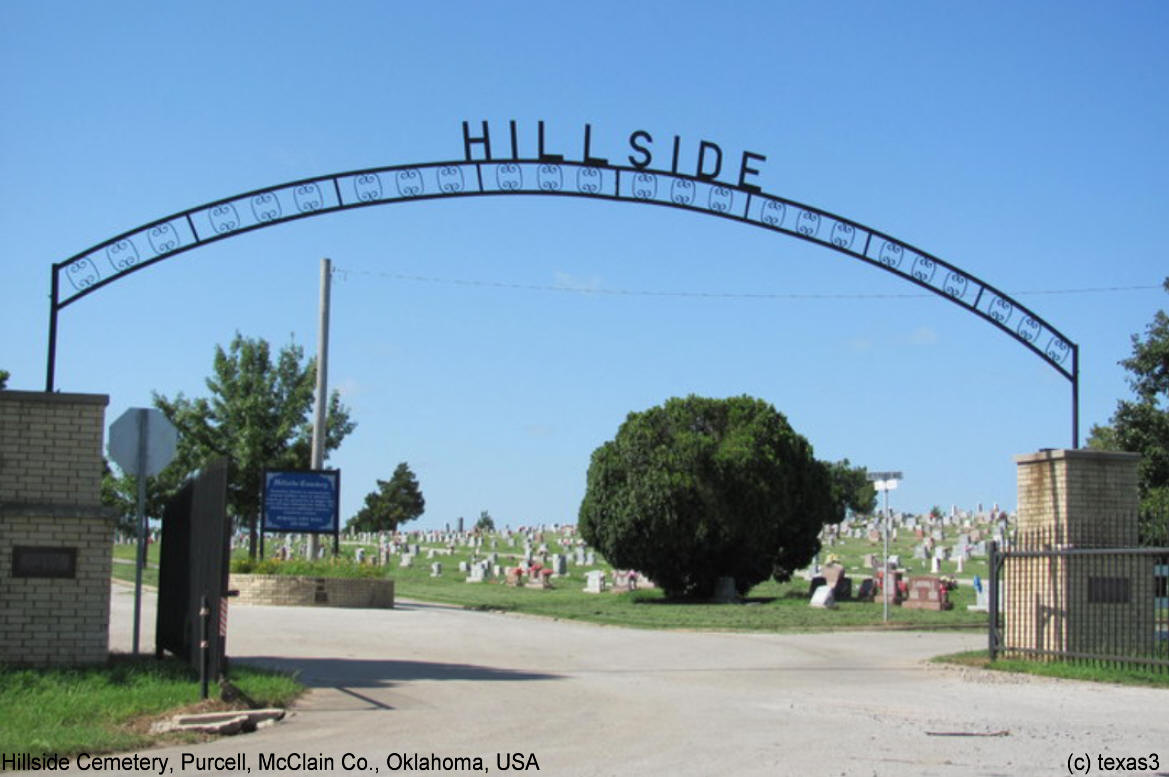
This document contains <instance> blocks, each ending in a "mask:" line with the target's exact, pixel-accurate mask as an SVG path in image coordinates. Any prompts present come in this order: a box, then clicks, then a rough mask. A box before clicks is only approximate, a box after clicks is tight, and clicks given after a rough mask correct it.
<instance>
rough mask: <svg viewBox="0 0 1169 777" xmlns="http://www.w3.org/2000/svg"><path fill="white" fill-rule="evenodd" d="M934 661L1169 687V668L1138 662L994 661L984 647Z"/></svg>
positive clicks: (991, 668) (1002, 670) (941, 657)
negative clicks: (1152, 666)
mask: <svg viewBox="0 0 1169 777" xmlns="http://www.w3.org/2000/svg"><path fill="white" fill-rule="evenodd" d="M932 660H933V661H934V662H935V663H940V664H958V665H960V666H970V667H975V668H978V669H990V670H993V671H997V672H1016V673H1020V674H1033V675H1039V676H1042V677H1058V678H1062V679H1065V680H1082V681H1084V682H1095V683H1118V684H1121V685H1150V686H1155V687H1159V688H1169V671H1165V670H1161V671H1158V670H1156V669H1154V668H1147V667H1142V666H1139V665H1135V664H1133V665H1127V666H1125V665H1119V666H1118V665H1117V664H1115V663H1112V662H1103V661H1033V660H1027V659H1018V658H1000V659H997V660H995V661H993V662H992V661H991V660H990V656H989V654H988V653H987V651H985V650H972V651H969V652H965V653H952V654H950V655H944V656H937V657H935V658H933V659H932Z"/></svg>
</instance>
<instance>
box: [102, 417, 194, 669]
mask: <svg viewBox="0 0 1169 777" xmlns="http://www.w3.org/2000/svg"><path fill="white" fill-rule="evenodd" d="M178 441H179V432H178V430H177V429H175V427H174V424H172V423H171V422H170V421H169V420H168V419H167V417H166V416H164V415H163V414H162V412H161V411H160V410H156V409H154V408H145V407H132V408H130V409H129V410H127V411H126V412H124V413H122V415H120V416H118V420H117V421H114V422H113V423H112V424H110V442H109V453H110V458H111V459H113V460H114V463H115V464H117V465H118V466H119V467H121V469H122V472H123V473H125V474H127V475H133V476H134V478H135V479H136V480H137V481H138V511H137V514H136V523H137V526H138V553H137V559H136V562H135V564H134V566H135V570H134V655H137V654H138V633H139V630H138V627H139V620H140V618H141V614H142V568H143V567H144V566H146V478H148V477H153V476H154V475H157V474H158V473H159V472H162V470H163V468H164V467H166V465H167V464H170V462H171V459H173V458H174V456H175V448H176V447H177V446H178Z"/></svg>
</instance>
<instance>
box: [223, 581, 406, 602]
mask: <svg viewBox="0 0 1169 777" xmlns="http://www.w3.org/2000/svg"><path fill="white" fill-rule="evenodd" d="M228 587H229V588H233V589H236V590H238V591H239V598H238V599H235V600H234V601H233V602H232V603H233V604H275V605H281V606H285V607H288V606H291V607H365V608H377V609H389V608H392V607H393V606H394V581H393V580H385V579H374V578H364V577H299V576H296V575H239V574H232V575H231V578H230V580H229V581H228Z"/></svg>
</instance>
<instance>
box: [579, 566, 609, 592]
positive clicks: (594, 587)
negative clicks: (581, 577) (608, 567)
mask: <svg viewBox="0 0 1169 777" xmlns="http://www.w3.org/2000/svg"><path fill="white" fill-rule="evenodd" d="M604 590H605V573H604V572H603V571H602V570H600V569H593V570H590V571H589V572H587V573H585V587H584V592H585V593H586V594H599V593H603V592H604Z"/></svg>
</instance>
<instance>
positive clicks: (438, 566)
mask: <svg viewBox="0 0 1169 777" xmlns="http://www.w3.org/2000/svg"><path fill="white" fill-rule="evenodd" d="M430 576H431V577H442V562H441V561H435V562H434V563H433V564H431V565H430Z"/></svg>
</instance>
